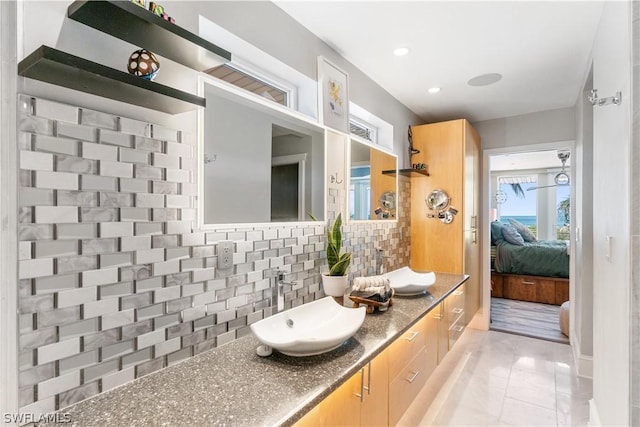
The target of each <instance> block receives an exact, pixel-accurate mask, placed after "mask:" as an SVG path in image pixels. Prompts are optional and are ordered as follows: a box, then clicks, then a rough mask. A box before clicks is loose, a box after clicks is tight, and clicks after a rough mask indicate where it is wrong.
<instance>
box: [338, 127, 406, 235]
mask: <svg viewBox="0 0 640 427" xmlns="http://www.w3.org/2000/svg"><path fill="white" fill-rule="evenodd" d="M353 142H356V143H359V144H362V145H365V146H367V147H369V148H373V149H375V150H378V151H380V152H382V153H384V154H387V155H389V156H391V157H393V158H394V159H395V161H396V167H395V171H396V174H395V178H396V188H395V190H394V191H395V192H396V216H395V218H390V219H351V217H350V215H349V212H350V210H351V206H350V205H349V187H350V186H351V144H353ZM345 163H346V164H345V170H346V177H347V179H346V180H345V181H346V188H345V196H344V197H345V209H346V214H347V215H346V220H347V223H354V224H357V223H367V224H368V223H372V222H374V223H375V222H380V223H383V224H389V223H394V222H395V223H397V222H398V212H399V211H400V203H401V200H400V194H399V192H398V190H399V188H400V176H399V174H398V155H397V154H395V153H393V152H390V151H388V150H386V149H385V148H384V147H382V146H381V145H377V144H373V143H371V142H369V141H367V140H366V139H364V138H361V137H359V136H357V135H353V134H351V135H349V141H348V143H347V144H346V152H345Z"/></svg>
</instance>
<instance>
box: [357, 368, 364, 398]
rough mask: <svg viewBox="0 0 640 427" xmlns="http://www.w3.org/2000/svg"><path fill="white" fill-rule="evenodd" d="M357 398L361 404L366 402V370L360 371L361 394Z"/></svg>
mask: <svg viewBox="0 0 640 427" xmlns="http://www.w3.org/2000/svg"><path fill="white" fill-rule="evenodd" d="M356 397H359V398H360V403H362V402H364V368H362V369H360V393H359V394H358V393H356Z"/></svg>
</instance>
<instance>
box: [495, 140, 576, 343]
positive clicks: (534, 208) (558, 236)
mask: <svg viewBox="0 0 640 427" xmlns="http://www.w3.org/2000/svg"><path fill="white" fill-rule="evenodd" d="M489 166H490V172H489V181H490V182H489V187H488V188H489V190H490V194H491V202H490V221H491V224H490V230H491V231H490V247H489V248H488V249H489V253H490V257H489V269H490V280H491V282H490V283H491V296H490V313H491V320H490V324H489V328H490V329H491V330H497V331H502V332H509V333H515V334H519V335H525V336H529V337H534V338H541V339H546V340H549V341H555V342H562V343H567V344H568V343H569V338H568V335H569V325H568V323H569V311H568V303H567V302H568V301H569V271H570V262H569V261H570V258H569V254H570V246H571V245H570V228H571V194H572V192H571V182H570V179H569V173H570V167H571V151H570V147H559V148H554V149H545V150H536V151H521V152H511V153H496V154H492V155H490V156H489ZM565 303H567V304H565ZM563 322H564V324H563Z"/></svg>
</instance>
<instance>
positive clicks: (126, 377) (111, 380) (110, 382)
mask: <svg viewBox="0 0 640 427" xmlns="http://www.w3.org/2000/svg"><path fill="white" fill-rule="evenodd" d="M134 379H135V368H127V369H123V370H121V371H118V372H116V373H114V374H110V375H106V376H104V377H103V378H102V391H107V390H111V389H112V388H116V387H118V386H121V385H122V384H126V383H128V382H130V381H133V380H134Z"/></svg>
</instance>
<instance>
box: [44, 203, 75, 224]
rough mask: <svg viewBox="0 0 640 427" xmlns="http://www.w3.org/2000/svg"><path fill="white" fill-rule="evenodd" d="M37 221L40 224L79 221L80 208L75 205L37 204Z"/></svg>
mask: <svg viewBox="0 0 640 427" xmlns="http://www.w3.org/2000/svg"><path fill="white" fill-rule="evenodd" d="M34 209H35V222H36V223H38V224H62V223H65V224H67V223H77V222H78V208H77V207H75V206H36V207H35V208H34Z"/></svg>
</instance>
